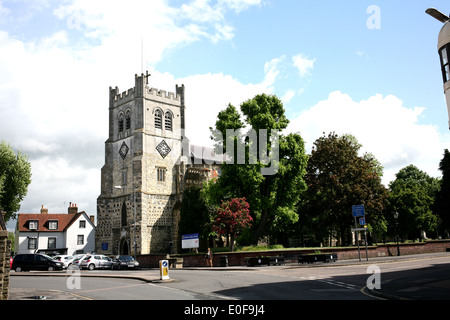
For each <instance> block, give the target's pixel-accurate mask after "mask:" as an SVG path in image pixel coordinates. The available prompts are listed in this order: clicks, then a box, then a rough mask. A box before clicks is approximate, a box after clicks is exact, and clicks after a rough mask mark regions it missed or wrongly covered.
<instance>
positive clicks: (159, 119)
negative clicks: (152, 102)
mask: <svg viewBox="0 0 450 320" xmlns="http://www.w3.org/2000/svg"><path fill="white" fill-rule="evenodd" d="M155 128H156V129H162V112H161V110H156V111H155Z"/></svg>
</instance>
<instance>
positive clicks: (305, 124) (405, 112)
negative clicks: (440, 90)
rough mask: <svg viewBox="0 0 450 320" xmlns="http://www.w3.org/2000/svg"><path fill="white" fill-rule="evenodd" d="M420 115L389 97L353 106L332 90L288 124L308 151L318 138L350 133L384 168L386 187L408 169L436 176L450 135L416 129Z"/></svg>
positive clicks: (345, 96) (431, 128) (417, 109)
mask: <svg viewBox="0 0 450 320" xmlns="http://www.w3.org/2000/svg"><path fill="white" fill-rule="evenodd" d="M423 111H424V108H423V107H413V108H408V107H406V106H404V105H403V102H402V100H400V99H399V98H397V97H395V96H393V95H388V96H385V97H383V96H382V95H380V94H377V95H374V96H372V97H369V98H368V99H367V100H362V101H359V102H357V101H354V100H353V99H352V98H351V97H350V96H349V95H348V94H344V93H342V92H340V91H335V92H332V93H330V95H329V96H328V99H326V100H323V101H320V102H318V103H317V104H316V105H314V106H312V107H311V108H309V109H308V110H306V111H304V112H302V113H301V114H300V115H299V116H298V117H297V118H295V119H293V120H292V121H291V123H290V125H289V127H288V130H289V131H290V132H296V131H298V132H300V133H301V135H302V137H303V138H304V139H305V141H306V143H307V148H308V150H309V151H310V150H311V147H312V145H313V142H314V141H315V140H316V139H317V138H319V137H320V136H322V135H323V133H325V134H328V133H330V132H336V133H337V134H346V133H350V134H353V135H354V136H355V137H356V138H357V139H358V141H359V142H360V143H361V144H362V145H363V148H362V149H363V150H362V151H363V152H371V153H373V154H374V155H375V157H376V158H377V159H378V160H379V161H380V162H381V164H382V165H383V166H384V177H383V182H384V183H385V184H387V183H388V182H389V181H392V180H393V179H395V174H396V173H397V172H398V171H399V170H400V169H401V168H403V167H405V166H407V165H409V164H414V165H416V166H417V167H419V169H421V170H424V171H426V172H428V174H430V175H431V176H435V177H437V176H439V175H440V173H439V171H438V165H439V161H440V159H441V158H442V154H443V150H444V149H445V146H448V144H449V142H450V135H448V134H446V135H445V136H444V137H443V138H442V137H441V136H440V134H439V132H438V128H437V127H436V126H432V125H424V124H419V121H418V120H419V118H420V116H421V115H422V113H423ZM443 140H445V141H443ZM309 151H308V152H309Z"/></svg>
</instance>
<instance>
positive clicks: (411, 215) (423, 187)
mask: <svg viewBox="0 0 450 320" xmlns="http://www.w3.org/2000/svg"><path fill="white" fill-rule="evenodd" d="M395 176H396V178H395V180H394V181H392V182H391V183H390V185H389V188H390V190H391V192H390V200H389V202H390V204H391V206H392V209H393V210H395V211H396V212H398V214H399V217H398V223H399V230H400V233H401V235H402V236H409V237H412V238H420V239H422V233H423V232H433V231H435V229H436V227H437V217H436V215H435V214H433V212H432V207H433V204H434V199H435V197H436V194H437V192H438V191H439V180H438V179H437V178H433V177H430V176H429V175H428V174H427V173H425V172H424V171H421V170H419V169H418V168H417V167H416V166H414V165H409V166H407V167H405V168H403V169H401V170H400V171H399V172H398V173H397V174H396V175H395Z"/></svg>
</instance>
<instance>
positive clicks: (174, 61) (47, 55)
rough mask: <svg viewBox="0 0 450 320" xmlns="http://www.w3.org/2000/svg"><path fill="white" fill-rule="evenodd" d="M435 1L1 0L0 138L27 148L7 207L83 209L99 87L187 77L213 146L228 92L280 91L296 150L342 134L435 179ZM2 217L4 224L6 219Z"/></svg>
mask: <svg viewBox="0 0 450 320" xmlns="http://www.w3.org/2000/svg"><path fill="white" fill-rule="evenodd" d="M429 7H435V8H437V9H439V10H440V11H442V12H444V13H446V14H448V13H449V12H450V4H449V3H448V0H436V1H424V0H410V1H407V2H406V1H403V0H389V1H387V0H386V1H385V0H369V1H365V0H347V1H333V0H322V1H302V0H192V1H181V0H152V1H137V0H128V1H117V0H108V1H103V0H96V1H87V0H63V1H54V0H33V1H32V0H0V139H1V140H5V141H6V142H8V143H9V144H10V145H12V146H13V148H14V149H15V150H20V151H21V152H23V153H25V154H27V155H28V158H29V161H30V162H31V166H32V182H31V184H30V186H29V188H28V194H27V196H26V197H25V199H24V200H23V202H22V204H21V208H20V211H19V213H38V212H39V210H40V208H41V206H42V205H44V206H45V207H46V208H48V209H49V213H62V212H67V207H68V206H69V202H72V203H76V204H77V205H78V207H79V210H83V211H86V212H87V214H88V215H95V214H96V201H97V197H98V195H99V194H100V169H101V167H102V166H103V164H104V157H105V155H104V143H105V141H106V139H107V138H108V103H109V96H108V94H109V93H108V91H109V87H116V86H117V87H119V90H120V91H121V92H123V91H126V90H128V89H130V88H132V87H134V75H135V74H141V73H145V72H146V71H147V70H148V71H149V72H150V73H151V75H152V76H151V77H150V79H149V86H150V87H154V88H158V89H162V90H166V91H171V92H174V91H175V86H176V85H181V84H184V85H185V87H186V135H187V137H188V138H189V139H190V141H191V142H192V143H194V144H202V145H212V143H211V141H210V139H209V136H210V133H209V127H211V126H214V124H215V121H216V117H217V114H218V112H219V111H221V110H223V109H225V108H226V107H227V105H228V103H232V104H233V105H235V106H236V107H239V105H240V104H241V103H242V102H243V101H245V100H248V99H251V98H253V97H254V96H255V95H257V94H261V93H267V94H275V95H277V96H278V97H279V98H280V99H282V101H283V104H284V107H285V110H286V115H287V117H288V118H289V120H290V124H289V127H288V128H287V129H286V131H285V132H284V133H285V134H287V133H290V132H298V133H300V135H301V136H302V137H303V139H304V141H305V145H306V150H307V152H310V151H311V148H312V146H313V143H314V141H315V140H316V139H317V138H319V137H321V136H323V134H324V133H325V134H326V135H328V133H330V132H336V133H337V134H352V135H354V136H355V137H356V138H357V140H358V141H359V143H360V144H362V149H361V152H371V153H372V154H373V155H374V156H375V157H376V158H377V159H378V160H379V161H380V162H381V164H382V166H383V167H384V175H383V183H384V184H385V185H386V186H388V184H389V182H390V181H392V180H394V179H395V174H396V173H397V172H398V171H399V170H400V169H402V168H403V167H406V166H408V165H410V164H413V165H415V166H417V167H418V168H419V169H420V170H423V171H425V172H427V173H428V174H429V175H430V176H433V177H440V171H439V170H438V166H439V162H440V160H441V159H442V157H443V153H444V150H445V149H447V148H450V132H449V128H448V120H449V119H448V115H447V109H446V102H445V96H444V93H443V83H442V75H441V72H440V63H439V57H438V53H437V37H438V33H439V31H440V29H441V28H442V26H443V25H442V23H441V22H439V21H437V20H435V19H433V18H432V17H430V16H429V15H427V14H426V13H425V10H426V9H427V8H429ZM13 223H14V222H12V223H9V224H8V227H10V228H11V226H12V224H13Z"/></svg>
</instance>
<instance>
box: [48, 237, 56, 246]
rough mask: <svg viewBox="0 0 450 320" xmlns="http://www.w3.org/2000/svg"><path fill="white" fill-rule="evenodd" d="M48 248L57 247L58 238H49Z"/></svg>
mask: <svg viewBox="0 0 450 320" xmlns="http://www.w3.org/2000/svg"><path fill="white" fill-rule="evenodd" d="M47 248H48V249H56V238H48V244H47Z"/></svg>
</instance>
